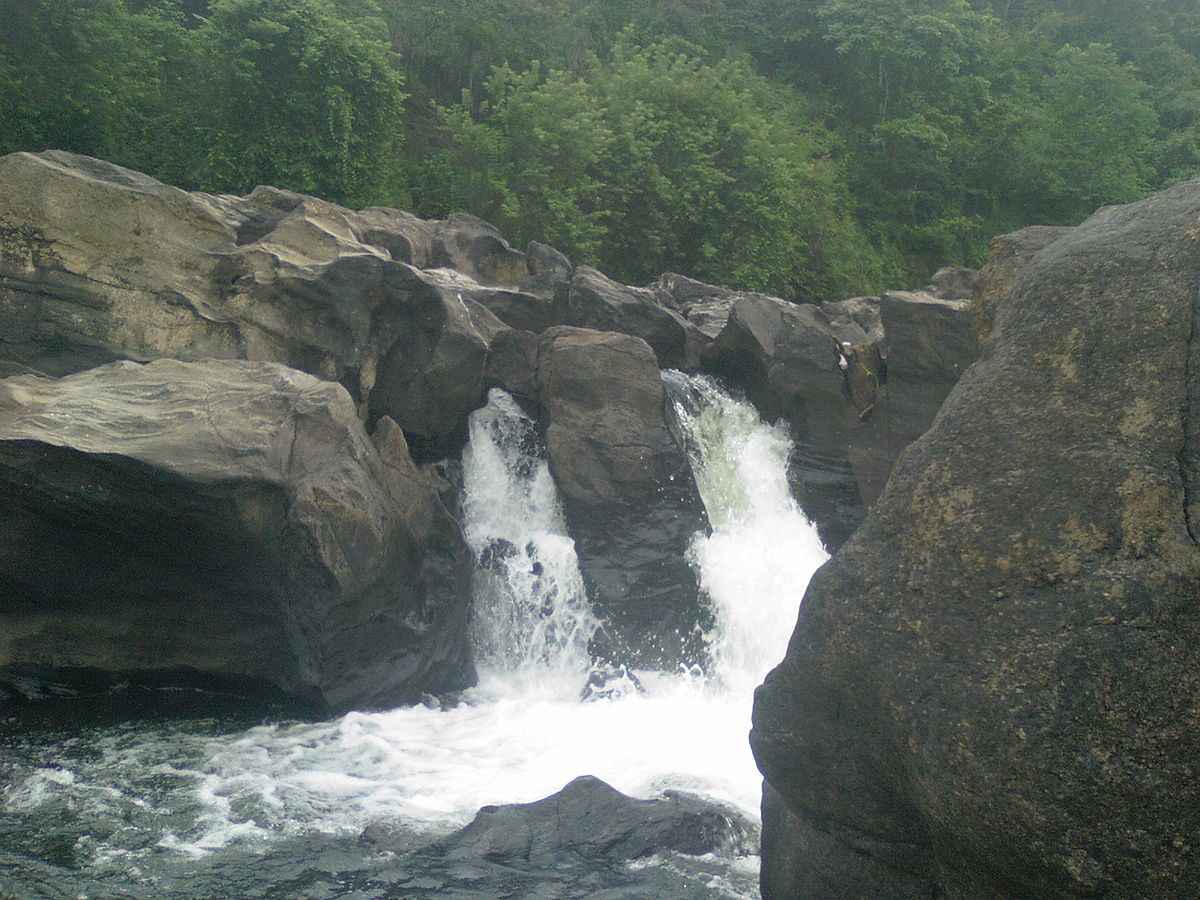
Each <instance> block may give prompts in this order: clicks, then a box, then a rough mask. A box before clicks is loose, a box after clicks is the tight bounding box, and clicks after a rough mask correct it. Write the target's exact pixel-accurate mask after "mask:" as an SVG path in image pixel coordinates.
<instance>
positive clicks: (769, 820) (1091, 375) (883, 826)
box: [751, 183, 1200, 898]
mask: <svg viewBox="0 0 1200 900" xmlns="http://www.w3.org/2000/svg"><path fill="white" fill-rule="evenodd" d="M1055 238H1056V239H1054V240H1053V241H1050V242H1045V243H1043V246H1042V249H1040V250H1039V251H1036V252H1035V253H1034V254H1033V255H1032V256H1031V258H1030V259H1029V261H1028V263H1027V265H1026V266H1025V267H1024V268H1023V269H1022V270H1020V271H1019V272H1018V273H1016V274H1015V275H1014V276H1013V277H1012V287H1011V290H1010V292H1009V293H1008V294H1007V296H1004V297H994V298H993V300H994V301H995V302H994V303H993V304H992V305H993V306H994V317H995V318H994V326H993V327H992V329H991V331H990V336H989V340H988V341H987V343H986V344H985V351H984V355H983V357H982V358H981V360H980V361H979V362H978V363H976V364H975V365H974V366H973V367H972V368H971V369H970V370H969V371H967V373H966V374H965V375H964V376H963V378H962V380H961V381H960V382H959V383H958V386H957V387H956V388H955V389H954V391H953V393H952V394H951V395H950V397H949V399H948V400H947V401H946V403H945V405H944V406H943V407H942V410H941V412H940V413H939V414H938V416H937V418H936V420H935V421H934V423H933V425H932V427H931V428H930V430H929V431H928V432H927V433H926V434H925V435H924V437H922V438H920V439H919V440H917V441H916V442H915V443H914V444H912V445H911V446H910V447H909V448H908V450H907V451H906V452H905V453H904V454H903V455H902V456H901V458H900V460H899V462H898V463H897V464H896V466H895V468H894V470H893V471H892V475H891V479H890V481H889V483H888V486H887V489H886V491H885V492H884V494H883V496H882V497H881V499H880V500H879V502H878V503H877V505H876V506H875V508H874V509H873V510H872V512H871V513H870V515H869V517H868V519H867V521H866V523H865V524H864V525H863V527H862V528H860V529H859V531H858V532H857V533H856V534H855V536H854V537H853V538H852V539H851V540H850V541H849V543H847V544H846V545H845V546H844V547H843V548H842V550H841V552H840V553H839V554H838V555H837V556H836V557H835V558H834V559H833V560H832V561H831V562H830V563H829V564H828V565H826V566H825V567H824V568H823V569H821V570H820V571H819V572H818V573H817V574H816V576H815V577H814V578H813V581H812V583H811V585H810V587H809V590H808V593H807V595H806V597H805V600H804V602H803V605H802V607H801V612H800V616H799V620H798V622H797V625H796V630H795V632H794V634H793V636H792V640H791V643H790V646H789V649H788V653H787V656H786V658H785V660H784V661H783V663H782V664H781V665H780V666H779V667H778V668H776V669H775V670H774V671H773V672H772V673H771V674H770V675H769V676H768V678H767V680H766V683H765V684H764V685H763V687H762V688H760V690H759V693H758V695H757V698H756V704H755V716H754V730H753V734H752V738H751V742H752V745H753V748H754V751H755V754H756V757H757V759H758V762H759V765H760V767H761V768H762V770H763V772H764V773H765V775H766V777H767V780H768V782H769V788H768V790H767V793H766V797H765V806H764V808H765V811H766V815H765V830H766V833H765V835H764V848H765V856H764V862H763V891H764V896H765V897H767V898H776V897H797V896H802V897H862V896H870V897H877V898H889V897H895V898H901V897H904V898H909V897H920V896H924V897H948V898H985V897H997V896H1005V897H1013V896H1019V897H1045V898H1050V897H1079V896H1111V897H1162V898H1167V897H1185V896H1197V895H1200V844H1197V841H1196V835H1197V834H1200V779H1198V777H1197V776H1198V775H1200V771H1198V767H1200V728H1197V722H1198V721H1200V700H1198V698H1200V605H1198V603H1197V601H1198V599H1200V547H1198V546H1197V538H1198V537H1200V528H1198V527H1197V522H1200V515H1198V513H1200V506H1198V503H1197V496H1198V493H1200V426H1198V422H1200V291H1198V283H1200V282H1198V278H1200V183H1191V184H1185V185H1181V186H1178V187H1176V188H1173V189H1171V190H1169V191H1166V192H1164V193H1162V194H1159V195H1156V196H1154V197H1152V198H1150V199H1148V200H1146V201H1144V202H1141V203H1136V204H1132V205H1129V206H1124V207H1114V208H1106V209H1103V210H1101V211H1099V212H1098V213H1097V214H1096V215H1095V216H1093V217H1092V218H1091V219H1090V220H1088V221H1087V222H1085V223H1084V224H1083V225H1081V226H1079V227H1078V228H1077V229H1075V230H1073V231H1070V232H1067V233H1065V234H1058V235H1055Z"/></svg>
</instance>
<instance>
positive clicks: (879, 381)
mask: <svg viewBox="0 0 1200 900" xmlns="http://www.w3.org/2000/svg"><path fill="white" fill-rule="evenodd" d="M975 355H976V341H975V330H974V319H973V316H972V311H971V303H970V301H968V300H942V299H939V298H937V297H934V296H933V295H932V294H927V293H922V292H906V291H891V292H888V293H886V294H884V295H883V296H882V297H880V298H869V297H854V298H851V299H849V300H843V301H840V302H837V303H825V304H822V305H821V306H814V305H811V304H795V303H788V302H786V301H784V300H780V299H778V298H775V297H769V296H765V295H762V294H745V295H741V296H739V298H738V299H737V300H736V301H735V302H734V304H733V308H732V310H731V311H730V313H729V318H728V320H727V322H726V324H725V326H724V328H723V329H722V330H721V333H720V334H719V335H718V337H717V339H716V341H714V342H713V344H712V345H711V346H709V347H708V348H706V350H705V352H704V362H705V367H706V368H707V369H708V370H709V371H712V372H714V373H716V374H718V375H720V376H722V377H724V378H726V379H727V380H729V381H731V382H732V383H733V384H735V385H737V386H739V387H741V388H742V389H743V390H745V391H746V392H747V393H748V394H749V396H750V398H751V399H752V400H753V401H754V403H755V405H756V406H757V407H758V408H759V409H760V410H761V411H762V412H763V414H764V415H766V416H769V417H772V418H774V417H782V418H785V419H787V420H788V422H789V423H790V424H791V426H792V434H793V439H794V444H795V451H794V455H793V458H792V461H791V464H790V466H789V477H790V478H791V481H792V488H793V492H794V493H795V495H796V498H797V500H798V501H799V503H800V505H801V506H802V507H803V509H804V511H805V513H807V515H808V516H809V517H810V518H811V519H813V521H814V522H815V523H816V524H817V527H818V529H819V531H820V534H821V538H822V540H823V541H824V542H825V544H826V546H827V547H829V548H830V549H836V548H837V547H839V546H841V545H842V543H843V542H844V541H845V540H846V539H847V538H849V536H850V535H851V534H853V532H854V530H855V529H856V528H857V527H858V526H859V524H860V523H861V522H862V520H863V516H864V515H865V512H866V510H867V509H868V508H869V507H870V506H871V504H872V503H874V502H875V500H876V498H877V497H878V496H879V493H880V491H882V490H883V485H884V484H885V483H886V482H887V477H888V473H889V472H890V471H891V468H892V465H893V463H894V462H895V461H896V459H897V458H898V457H899V455H900V453H901V451H902V450H903V449H904V448H905V447H907V446H908V445H909V443H911V442H912V441H913V440H915V439H916V438H917V437H919V436H920V435H921V434H922V433H924V431H925V429H926V428H928V427H929V424H930V423H931V422H932V421H933V418H934V416H935V415H936V414H937V411H938V408H939V407H940V406H941V403H942V401H943V400H944V399H945V397H946V395H947V394H948V393H949V392H950V389H951V388H952V387H953V386H954V384H955V382H956V381H957V380H958V378H959V376H960V375H961V374H962V372H963V371H964V370H965V369H966V368H967V366H969V365H970V364H971V362H973V361H974V359H975Z"/></svg>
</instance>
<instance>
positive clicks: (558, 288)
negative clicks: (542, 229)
mask: <svg viewBox="0 0 1200 900" xmlns="http://www.w3.org/2000/svg"><path fill="white" fill-rule="evenodd" d="M525 260H526V266H527V268H528V269H529V277H528V278H527V279H526V280H525V281H524V283H523V287H524V288H525V289H526V290H529V291H533V292H535V293H537V292H539V291H544V292H546V293H549V294H550V295H551V296H554V297H557V296H566V292H567V291H569V290H570V288H571V277H572V276H573V275H574V274H575V266H574V265H573V264H572V263H571V260H569V259H567V257H566V255H565V254H563V253H561V252H559V251H558V250H555V249H554V248H553V247H550V246H548V245H546V244H539V243H538V242H537V241H530V243H529V247H528V248H526V250H525Z"/></svg>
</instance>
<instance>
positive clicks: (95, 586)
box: [0, 360, 473, 710]
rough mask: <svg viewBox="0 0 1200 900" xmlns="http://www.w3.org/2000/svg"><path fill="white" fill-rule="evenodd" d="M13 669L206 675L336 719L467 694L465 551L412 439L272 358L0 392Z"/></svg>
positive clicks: (1, 608) (5, 589) (7, 644)
mask: <svg viewBox="0 0 1200 900" xmlns="http://www.w3.org/2000/svg"><path fill="white" fill-rule="evenodd" d="M0 505H2V506H3V508H4V511H5V513H4V515H5V527H4V528H3V529H0V597H3V598H4V602H3V604H0V667H4V668H6V669H9V670H12V669H14V668H15V669H19V668H21V667H25V666H37V667H42V668H49V669H58V670H72V669H76V670H82V669H92V670H98V671H101V672H110V673H120V672H163V671H166V672H170V671H180V672H193V673H201V674H205V673H207V674H211V675H213V676H217V677H220V678H227V679H243V680H245V679H252V680H258V681H260V682H262V683H264V684H268V685H273V686H275V687H276V688H278V689H281V690H283V691H285V692H286V693H288V694H291V695H293V696H297V697H301V698H304V699H306V700H308V701H311V702H312V703H313V704H315V705H317V706H319V707H322V708H326V709H334V710H337V709H346V708H350V707H358V708H361V707H370V706H384V705H392V704H396V703H399V702H401V701H405V700H411V699H414V698H416V697H418V696H419V695H420V694H422V693H423V692H438V691H449V690H454V689H458V688H462V687H465V686H467V685H468V684H469V683H470V682H471V680H472V678H473V672H472V669H471V665H470V662H469V657H468V648H467V644H466V634H465V631H466V629H465V625H466V617H467V608H468V602H469V585H468V579H469V554H468V552H467V549H466V547H465V545H464V544H463V541H462V538H461V537H460V535H459V531H458V527H457V525H456V524H455V522H454V520H453V519H452V518H451V517H450V515H449V514H448V513H447V512H446V510H445V508H444V507H443V506H442V504H441V502H440V501H439V500H438V498H437V495H436V493H435V492H434V490H433V487H432V485H431V484H430V483H429V481H428V480H427V479H426V478H425V477H424V476H423V475H422V474H421V473H420V472H419V471H418V470H417V468H416V467H415V466H414V465H413V462H412V460H411V458H410V457H409V453H408V448H407V444H406V442H405V439H404V435H403V432H402V431H401V430H400V429H399V428H398V427H397V426H396V425H395V424H394V423H393V422H391V420H390V419H383V420H382V421H381V422H380V425H379V427H378V429H377V430H376V433H375V436H374V442H372V440H371V439H370V438H368V437H367V435H366V433H365V431H364V430H363V427H362V425H361V423H360V422H359V420H358V418H357V416H356V414H355V409H354V404H353V403H352V401H351V398H350V397H349V396H348V395H347V393H346V392H345V391H344V390H343V389H342V388H341V387H340V386H338V385H336V384H333V383H330V382H322V381H319V380H317V379H315V378H313V377H311V376H309V375H306V374H303V373H301V372H297V371H294V370H291V369H287V368H284V367H283V366H279V365H276V364H269V363H249V362H237V361H207V362H193V363H183V362H176V361H171V360H160V361H156V362H153V363H150V364H148V365H144V366H143V365H138V364H134V363H129V362H121V363H115V364H111V365H108V366H103V367H100V368H96V369H92V370H90V371H88V372H84V373H81V374H78V375H73V376H69V377H66V378H62V379H59V380H53V379H46V378H36V377H18V378H10V379H7V380H4V381H0Z"/></svg>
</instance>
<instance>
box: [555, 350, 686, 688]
mask: <svg viewBox="0 0 1200 900" xmlns="http://www.w3.org/2000/svg"><path fill="white" fill-rule="evenodd" d="M538 392H539V397H540V401H541V405H542V408H543V409H544V417H545V418H544V421H545V431H546V447H547V451H548V454H549V459H550V470H551V472H552V473H553V475H554V480H555V483H556V484H557V485H558V490H559V493H560V494H561V496H562V502H563V511H564V513H565V515H566V519H567V525H568V527H569V528H570V532H571V536H572V537H574V539H575V543H576V548H577V550H578V553H579V564H580V570H581V571H582V573H583V577H584V580H585V582H586V583H587V587H588V594H589V596H590V598H591V600H592V604H593V606H594V607H595V609H596V611H597V612H598V613H599V614H600V615H601V616H602V617H603V618H604V619H605V621H606V625H605V628H604V630H603V633H602V635H601V637H600V641H601V646H599V647H598V648H597V650H598V652H599V653H600V654H601V655H603V656H606V657H609V658H610V659H612V660H613V661H615V662H620V663H628V664H630V665H637V666H639V667H664V668H667V669H672V668H674V667H675V666H676V665H677V664H678V663H680V662H689V663H690V662H699V661H700V660H701V659H702V654H703V639H702V635H701V634H700V632H699V631H698V625H704V624H706V622H707V620H706V618H705V616H706V613H705V611H704V609H702V606H701V603H700V601H699V599H698V590H697V586H696V574H695V572H694V571H693V569H692V567H691V566H690V565H689V564H688V561H687V554H688V549H689V547H690V546H691V543H692V539H693V537H694V535H695V534H696V533H697V532H699V531H704V530H706V529H707V518H706V516H705V512H704V506H703V503H702V502H701V500H700V496H699V492H698V491H697V489H696V484H695V481H694V480H693V478H692V472H691V467H690V465H689V463H688V458H687V454H686V453H685V452H684V450H683V449H682V448H681V447H680V446H679V445H678V444H676V442H675V440H674V438H673V437H672V436H671V432H670V430H669V429H668V426H667V418H666V408H665V404H666V395H665V391H664V388H663V384H662V378H661V375H660V373H659V368H658V363H657V361H656V360H655V356H654V351H653V350H651V349H650V346H649V345H648V344H647V343H646V342H645V341H643V340H641V339H640V338H636V337H631V336H629V335H625V334H616V333H613V332H601V331H590V330H587V329H582V328H570V327H565V326H563V327H558V328H551V329H550V330H548V331H546V332H545V333H544V334H543V335H542V337H541V344H540V347H539V355H538Z"/></svg>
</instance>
